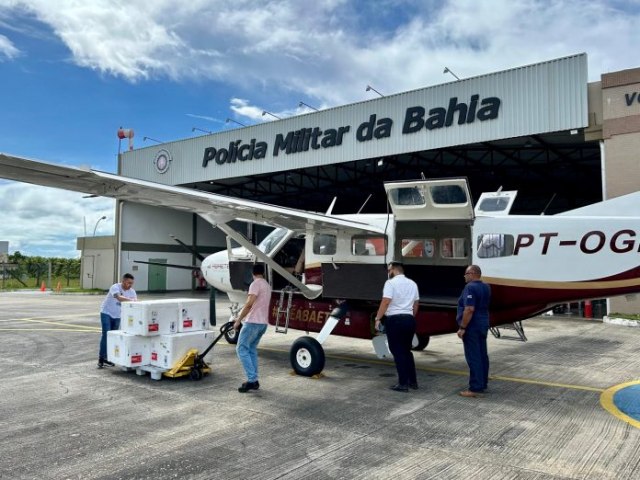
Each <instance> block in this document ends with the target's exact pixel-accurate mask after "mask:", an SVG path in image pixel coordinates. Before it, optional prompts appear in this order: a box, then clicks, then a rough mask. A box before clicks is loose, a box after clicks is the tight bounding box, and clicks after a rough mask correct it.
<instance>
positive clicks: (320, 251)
mask: <svg viewBox="0 0 640 480" xmlns="http://www.w3.org/2000/svg"><path fill="white" fill-rule="evenodd" d="M336 244H337V241H336V236H335V235H331V234H326V233H316V234H315V235H314V236H313V253H315V254H316V255H335V253H336Z"/></svg>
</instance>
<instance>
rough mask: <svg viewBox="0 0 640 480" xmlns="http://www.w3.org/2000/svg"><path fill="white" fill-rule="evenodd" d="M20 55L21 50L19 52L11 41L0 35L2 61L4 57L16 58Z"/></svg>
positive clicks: (0, 56)
mask: <svg viewBox="0 0 640 480" xmlns="http://www.w3.org/2000/svg"><path fill="white" fill-rule="evenodd" d="M19 54H20V50H18V49H17V48H16V47H15V45H14V44H13V43H11V40H9V39H8V38H7V37H5V36H4V35H0V60H2V57H6V58H9V59H11V58H15V57H17V56H18V55H19Z"/></svg>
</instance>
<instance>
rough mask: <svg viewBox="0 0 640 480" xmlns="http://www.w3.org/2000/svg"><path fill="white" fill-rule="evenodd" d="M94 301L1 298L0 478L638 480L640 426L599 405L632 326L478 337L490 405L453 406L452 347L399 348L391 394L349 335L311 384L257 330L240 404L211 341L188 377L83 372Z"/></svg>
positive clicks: (462, 375) (445, 342)
mask: <svg viewBox="0 0 640 480" xmlns="http://www.w3.org/2000/svg"><path fill="white" fill-rule="evenodd" d="M187 295H191V294H187ZM172 296H174V297H184V296H185V294H184V293H178V294H173V295H172ZM142 298H153V297H151V296H142ZM202 298H206V296H205V297H202ZM219 298H220V300H219V301H218V302H217V310H218V313H219V317H220V318H226V317H228V309H227V308H226V305H228V303H227V302H224V301H223V300H222V297H219ZM102 299H103V296H86V295H48V294H41V293H40V292H32V293H30V294H25V293H21V294H15V293H1V294H0V413H1V414H0V452H1V455H0V478H2V479H36V478H37V479H153V480H160V479H165V478H166V479H168V478H180V479H245V478H256V479H258V478H259V479H305V478H308V479H314V480H315V479H333V478H344V479H358V478H363V479H364V478H366V479H371V478H380V479H388V478H394V479H404V478H421V479H423V478H424V479H427V478H437V479H457V478H475V479H484V478H491V479H503V478H504V479H507V478H508V479H512V478H526V479H529V478H531V479H560V478H571V479H574V478H575V479H578V478H579V479H583V478H588V479H608V478H611V479H614V478H615V479H634V478H640V428H637V426H634V425H633V423H629V422H627V421H624V420H623V419H621V418H620V417H619V416H614V415H612V414H611V413H609V412H608V411H607V410H605V409H604V408H603V407H602V406H601V404H600V396H601V394H602V392H603V391H604V390H606V389H608V388H609V387H612V386H614V385H617V384H621V383H624V382H629V381H633V380H637V379H638V378H639V377H640V355H638V345H639V344H640V329H639V328H628V327H619V326H614V325H605V324H603V323H601V322H596V321H585V320H576V319H569V318H566V317H539V318H536V319H531V320H527V321H525V322H524V323H523V325H524V327H525V330H526V334H527V337H528V338H529V341H528V342H527V343H522V342H517V341H511V340H507V339H499V340H498V339H495V338H493V337H490V339H489V355H490V360H491V380H490V385H489V393H487V394H486V395H484V396H483V397H482V398H476V399H473V398H472V399H469V398H462V397H459V396H458V395H457V393H458V391H460V390H462V389H464V388H465V387H466V382H467V374H468V372H467V368H466V364H465V361H464V356H463V351H462V344H461V342H460V340H459V339H458V338H457V337H456V336H455V335H446V336H440V337H434V338H432V339H431V343H430V345H429V346H428V347H427V349H426V350H425V351H424V352H417V353H416V363H417V365H418V369H419V372H418V381H419V383H420V389H419V390H417V391H411V392H409V393H399V392H393V391H390V390H389V389H388V387H389V386H390V385H392V384H393V383H395V368H394V367H393V364H392V363H391V362H389V361H380V360H377V359H376V357H375V356H374V355H373V349H372V346H371V343H370V342H368V341H364V340H353V339H347V338H340V337H330V339H329V340H328V341H327V343H326V344H325V350H326V353H327V362H326V367H325V371H324V376H323V377H322V378H320V379H310V378H302V377H297V376H295V375H292V374H291V367H290V364H289V353H288V348H289V346H290V345H291V343H292V342H293V340H294V339H295V338H297V337H298V336H299V335H304V334H305V333H304V332H297V331H290V332H289V333H288V334H287V335H281V334H276V333H274V332H273V327H270V329H269V332H268V333H267V335H265V337H264V339H263V341H262V343H261V348H260V351H259V355H260V361H261V365H260V366H261V371H260V384H261V388H260V390H259V391H256V392H249V393H246V394H241V393H238V391H237V387H238V386H239V385H240V383H241V382H242V381H244V379H243V373H242V368H241V366H240V363H239V362H238V360H237V358H236V356H235V350H234V348H233V347H232V346H229V345H227V344H226V343H225V342H224V341H221V342H220V343H219V344H218V345H216V347H214V349H213V351H212V353H211V354H210V355H209V361H210V365H211V367H212V369H213V372H212V374H210V375H208V376H206V377H205V378H204V379H203V380H201V381H191V380H189V379H188V378H181V379H163V380H162V381H153V380H151V379H150V377H149V376H148V375H146V376H137V375H136V374H135V373H133V372H124V371H121V370H118V369H114V368H110V369H107V368H105V369H102V370H100V369H97V368H96V363H97V351H98V341H99V338H100V323H99V317H98V313H97V312H98V310H99V306H100V303H101V301H102ZM505 333H506V334H507V335H508V334H509V332H505Z"/></svg>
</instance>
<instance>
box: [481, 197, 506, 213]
mask: <svg viewBox="0 0 640 480" xmlns="http://www.w3.org/2000/svg"><path fill="white" fill-rule="evenodd" d="M508 205H509V199H508V198H485V199H484V200H482V202H481V203H480V207H479V209H480V210H481V211H483V212H502V211H503V210H504V209H505V208H507V206H508Z"/></svg>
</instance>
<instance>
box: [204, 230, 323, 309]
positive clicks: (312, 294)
mask: <svg viewBox="0 0 640 480" xmlns="http://www.w3.org/2000/svg"><path fill="white" fill-rule="evenodd" d="M216 227H218V228H219V229H220V230H222V231H223V232H224V233H225V235H227V236H229V237H231V238H232V239H234V240H235V241H236V242H238V243H239V244H240V245H242V246H243V247H244V248H246V249H247V250H249V251H250V252H251V253H253V254H254V255H255V256H256V257H257V258H259V259H260V260H262V261H263V262H264V263H266V264H267V265H269V266H270V267H271V268H272V269H273V270H275V271H276V272H278V273H279V274H280V275H282V276H283V277H284V278H285V279H286V280H288V281H289V282H290V283H291V284H292V285H294V286H296V287H297V288H298V289H299V290H300V291H301V292H302V294H303V295H304V296H305V297H307V298H309V299H313V298H317V297H319V296H320V294H321V293H322V287H321V286H320V285H305V284H304V283H302V282H301V281H300V280H299V279H298V278H297V277H295V276H294V275H291V274H290V273H289V272H287V271H286V270H285V269H284V268H282V267H281V266H280V265H278V264H277V263H276V262H275V261H274V260H273V258H271V257H269V256H267V255H266V254H265V253H264V252H263V251H261V250H260V249H259V248H258V247H256V246H255V245H254V244H253V243H251V242H250V241H249V240H247V239H246V238H245V236H244V235H242V234H241V233H239V232H236V231H235V230H234V229H233V228H231V227H230V226H229V225H227V224H226V223H217V224H216Z"/></svg>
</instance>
